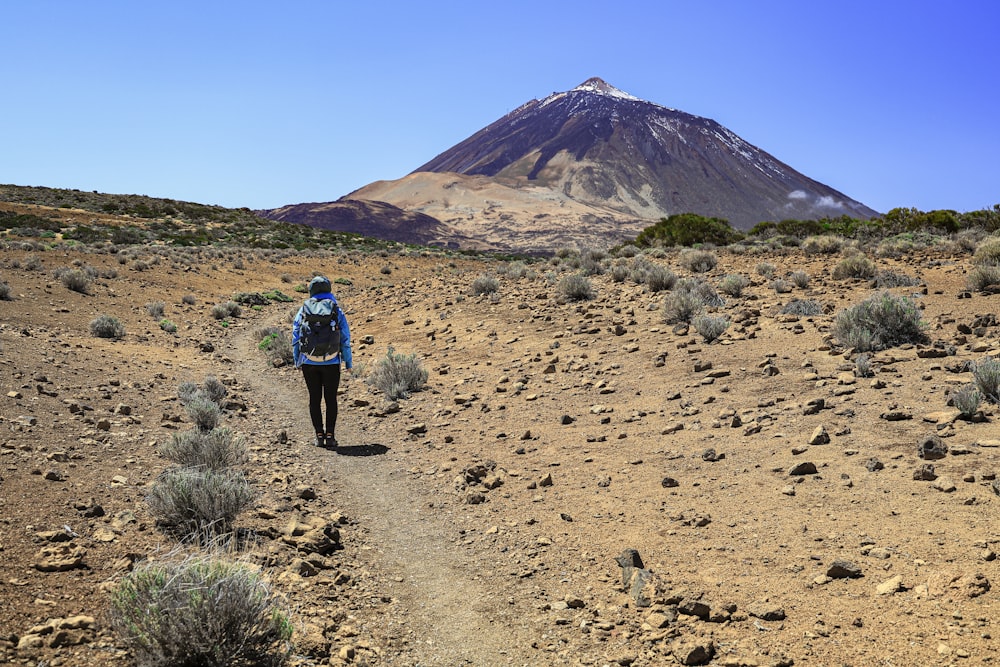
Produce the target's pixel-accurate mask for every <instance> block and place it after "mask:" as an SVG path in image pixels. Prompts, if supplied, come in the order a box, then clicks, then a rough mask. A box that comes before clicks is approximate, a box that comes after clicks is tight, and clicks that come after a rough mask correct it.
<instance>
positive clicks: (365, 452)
mask: <svg viewBox="0 0 1000 667" xmlns="http://www.w3.org/2000/svg"><path fill="white" fill-rule="evenodd" d="M388 451H389V448H388V447H386V446H385V445H379V444H371V445H349V446H344V445H340V446H339V447H337V453H338V454H340V455H341V456H381V455H383V454H385V453H387V452H388Z"/></svg>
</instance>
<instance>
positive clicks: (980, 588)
mask: <svg viewBox="0 0 1000 667" xmlns="http://www.w3.org/2000/svg"><path fill="white" fill-rule="evenodd" d="M989 590H990V581H989V579H987V578H986V576H985V575H984V574H983V573H982V572H958V571H952V570H945V571H941V572H935V573H934V574H932V575H931V576H930V577H928V579H927V593H928V595H930V596H931V597H949V598H953V599H963V598H966V599H972V598H977V597H979V596H980V595H984V594H985V593H987V592H988V591H989Z"/></svg>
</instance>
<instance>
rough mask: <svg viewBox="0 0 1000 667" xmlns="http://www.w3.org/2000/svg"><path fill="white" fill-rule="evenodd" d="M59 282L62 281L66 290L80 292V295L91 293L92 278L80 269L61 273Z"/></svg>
mask: <svg viewBox="0 0 1000 667" xmlns="http://www.w3.org/2000/svg"><path fill="white" fill-rule="evenodd" d="M59 280H61V281H62V284H63V285H64V286H65V287H66V289H69V290H72V291H74V292H79V293H80V294H89V293H90V281H91V277H90V276H89V275H88V274H87V272H86V271H81V270H80V269H68V270H65V271H62V272H60V275H59Z"/></svg>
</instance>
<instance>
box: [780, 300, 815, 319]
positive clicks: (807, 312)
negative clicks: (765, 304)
mask: <svg viewBox="0 0 1000 667" xmlns="http://www.w3.org/2000/svg"><path fill="white" fill-rule="evenodd" d="M822 313H823V306H822V305H821V304H820V303H819V302H818V301H814V300H812V299H792V300H791V301H789V302H788V303H786V304H785V305H784V306H782V308H781V314H782V315H799V316H800V317H811V316H813V315H820V314H822Z"/></svg>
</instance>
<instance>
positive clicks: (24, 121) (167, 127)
mask: <svg viewBox="0 0 1000 667" xmlns="http://www.w3.org/2000/svg"><path fill="white" fill-rule="evenodd" d="M998 35H1000V2H996V1H995V0H953V1H952V2H947V3H946V2H943V1H934V2H931V1H928V0H908V1H902V0H863V1H862V0H837V1H835V2H834V1H826V0H816V1H814V2H808V1H804V0H795V1H791V0H712V1H709V0H691V1H685V2H680V1H673V0H618V1H616V2H609V1H607V0H600V1H592V0H572V1H564V0H504V2H478V1H475V0H455V1H447V0H426V1H424V2H418V1H415V0H399V1H394V2H381V1H379V0H366V1H359V0H355V1H353V2H346V1H341V0H326V1H319V0H308V1H307V0H303V1H295V0H287V1H283V2H277V1H275V0H269V1H266V2H261V1H257V0H247V1H243V2H235V1H233V2H224V1H221V0H220V1H215V0H198V1H197V2H192V1H188V0H172V1H167V0H148V1H147V0H121V1H117V2H115V1H110V0H88V1H86V2H82V1H80V0H30V1H29V0H24V1H20V0H9V1H8V2H4V3H3V6H2V12H0V100H2V101H0V128H2V130H0V131H2V133H3V135H2V136H3V141H2V143H0V183H13V184H17V185H44V186H50V187H60V188H79V189H81V190H98V191H100V192H111V193H118V194H146V195H150V196H154V197H168V198H172V199H181V200H186V201H195V202H200V203H206V204H221V205H224V206H231V207H237V206H248V207H250V208H273V207H278V206H282V205H284V204H293V203H301V202H316V201H331V200H334V199H337V198H339V197H341V196H343V195H345V194H347V193H349V192H351V191H352V190H354V189H357V188H359V187H361V186H363V185H366V184H368V183H370V182H372V181H375V180H381V179H395V178H400V177H402V176H404V175H405V174H407V173H409V172H410V171H412V170H413V169H415V168H417V167H418V166H420V165H421V164H423V163H424V162H426V161H428V160H430V159H431V158H433V157H434V156H435V155H437V154H438V153H441V152H442V151H444V150H446V149H448V148H450V147H451V146H453V145H454V144H456V143H458V142H459V141H461V140H462V139H465V138H466V137H467V136H469V135H470V134H472V133H473V132H475V131H477V130H479V129H481V128H483V127H484V126H486V125H487V124H489V123H491V122H492V121H494V120H496V119H497V118H499V117H500V116H502V115H503V114H505V113H507V112H508V111H511V110H512V109H514V108H516V107H518V106H520V105H521V104H522V103H524V102H526V101H528V100H530V99H532V98H542V97H545V96H546V95H549V94H550V93H553V92H556V91H564V90H569V89H570V88H573V87H575V86H577V85H579V84H580V83H582V82H583V81H584V80H586V79H587V78H589V77H591V76H599V77H601V78H603V79H604V80H606V81H607V82H608V83H610V84H612V85H613V86H616V87H618V88H620V89H622V90H624V91H626V92H628V93H631V94H632V95H635V96H637V97H641V98H643V99H646V100H649V101H651V102H655V103H657V104H661V105H663V106H667V107H672V108H676V109H680V110H682V111H686V112H688V113H692V114H695V115H698V116H705V117H708V118H712V119H714V120H716V121H718V122H719V123H721V124H722V125H724V126H726V127H728V128H729V129H730V130H732V131H733V132H735V133H736V134H738V135H740V136H741V137H743V138H744V139H745V140H747V141H749V142H750V143H752V144H754V145H756V146H758V147H760V148H762V149H763V150H765V151H767V152H769V153H770V154H771V155H773V156H774V157H776V158H777V159H779V160H781V161H783V162H785V163H787V164H788V165H790V166H791V167H793V168H794V169H797V170H798V171H800V172H802V173H804V174H805V175H807V176H809V177H811V178H814V179H816V180H818V181H820V182H823V183H825V184H827V185H829V186H831V187H834V188H836V189H838V190H840V191H841V192H843V193H844V194H846V195H847V196H849V197H852V198H854V199H857V200H859V201H861V202H863V203H865V204H867V205H868V206H871V207H872V208H874V209H876V210H879V211H883V212H884V211H887V210H889V209H891V208H894V207H897V206H913V207H917V208H919V209H921V210H925V211H926V210H933V209H942V208H950V209H956V210H959V211H968V210H975V209H981V208H989V207H992V206H993V205H994V204H997V203H1000V39H998Z"/></svg>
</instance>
